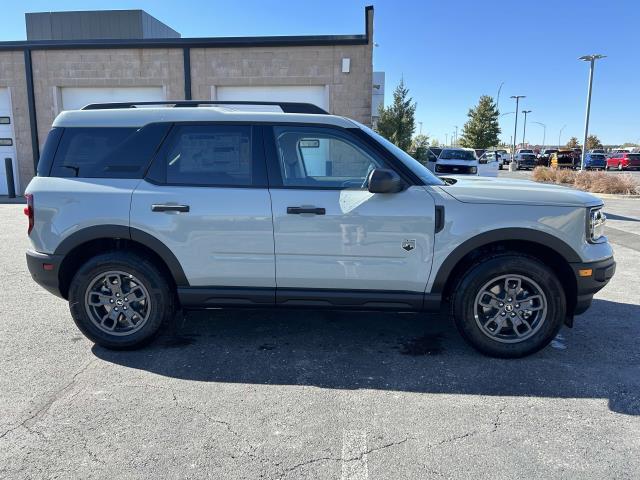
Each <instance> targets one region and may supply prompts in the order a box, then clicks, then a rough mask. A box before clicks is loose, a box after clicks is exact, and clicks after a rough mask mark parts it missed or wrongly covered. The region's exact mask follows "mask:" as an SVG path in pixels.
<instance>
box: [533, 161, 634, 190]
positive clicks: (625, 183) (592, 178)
mask: <svg viewBox="0 0 640 480" xmlns="http://www.w3.org/2000/svg"><path fill="white" fill-rule="evenodd" d="M533 179H534V180H535V181H536V182H552V183H561V184H564V185H569V186H573V187H575V188H578V189H580V190H584V191H587V192H592V193H618V194H623V195H633V194H637V193H640V186H639V185H638V183H637V181H636V180H635V179H634V178H633V177H632V176H631V175H629V174H610V173H605V172H587V171H584V172H576V171H573V170H557V169H553V168H547V167H536V168H535V169H534V170H533Z"/></svg>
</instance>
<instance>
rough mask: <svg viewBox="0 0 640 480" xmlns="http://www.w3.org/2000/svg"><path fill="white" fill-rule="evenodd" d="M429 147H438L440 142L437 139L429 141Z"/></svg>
mask: <svg viewBox="0 0 640 480" xmlns="http://www.w3.org/2000/svg"><path fill="white" fill-rule="evenodd" d="M431 146H432V147H439V146H440V140H438V139H437V138H434V139H433V140H431Z"/></svg>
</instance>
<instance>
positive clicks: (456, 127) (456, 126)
mask: <svg viewBox="0 0 640 480" xmlns="http://www.w3.org/2000/svg"><path fill="white" fill-rule="evenodd" d="M454 127H455V129H456V147H457V146H458V125H454Z"/></svg>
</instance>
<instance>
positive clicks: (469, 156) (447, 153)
mask: <svg viewBox="0 0 640 480" xmlns="http://www.w3.org/2000/svg"><path fill="white" fill-rule="evenodd" d="M438 159H439V160H475V159H476V154H475V153H474V152H471V151H469V150H443V151H442V153H440V156H439V157H438Z"/></svg>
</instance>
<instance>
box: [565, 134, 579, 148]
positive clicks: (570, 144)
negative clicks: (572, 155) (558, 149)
mask: <svg viewBox="0 0 640 480" xmlns="http://www.w3.org/2000/svg"><path fill="white" fill-rule="evenodd" d="M579 146H580V144H579V143H578V139H577V138H576V137H571V138H570V139H569V141H568V142H567V148H576V147H579Z"/></svg>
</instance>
